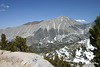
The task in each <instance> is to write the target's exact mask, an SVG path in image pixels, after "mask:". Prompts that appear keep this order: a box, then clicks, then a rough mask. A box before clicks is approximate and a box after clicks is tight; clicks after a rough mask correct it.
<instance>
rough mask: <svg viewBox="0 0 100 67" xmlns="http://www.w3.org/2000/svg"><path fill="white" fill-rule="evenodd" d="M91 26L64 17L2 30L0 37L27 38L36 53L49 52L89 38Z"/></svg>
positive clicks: (9, 38) (10, 38)
mask: <svg viewBox="0 0 100 67" xmlns="http://www.w3.org/2000/svg"><path fill="white" fill-rule="evenodd" d="M91 26H92V23H91V24H82V23H79V22H77V21H75V20H73V19H71V18H69V17H67V16H64V15H62V16H59V17H57V18H53V19H49V20H43V21H40V22H38V21H35V22H31V23H30V22H29V23H26V24H23V25H21V26H18V27H14V28H7V29H1V30H0V35H1V34H2V33H4V34H6V36H7V39H8V40H13V39H14V38H15V37H16V36H22V37H25V38H27V44H28V45H29V46H30V47H31V49H33V50H34V51H47V50H51V49H56V48H59V47H62V46H65V44H71V43H75V42H77V41H80V40H83V39H86V38H88V36H89V33H88V30H89V28H90V27H91ZM36 48H37V49H38V50H36Z"/></svg>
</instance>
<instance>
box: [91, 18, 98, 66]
mask: <svg viewBox="0 0 100 67" xmlns="http://www.w3.org/2000/svg"><path fill="white" fill-rule="evenodd" d="M95 23H96V25H94V27H93V28H92V29H90V30H89V32H90V34H91V35H90V43H91V44H92V45H93V46H94V47H95V49H94V50H93V53H94V55H95V57H94V59H93V61H94V62H96V63H95V66H96V67H100V16H98V17H97V19H96V20H95Z"/></svg>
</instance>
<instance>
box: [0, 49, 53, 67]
mask: <svg viewBox="0 0 100 67" xmlns="http://www.w3.org/2000/svg"><path fill="white" fill-rule="evenodd" d="M0 67H54V66H53V65H51V64H50V63H49V62H48V61H46V60H44V59H43V58H42V57H41V56H39V55H37V54H34V53H25V52H10V51H5V50H0Z"/></svg>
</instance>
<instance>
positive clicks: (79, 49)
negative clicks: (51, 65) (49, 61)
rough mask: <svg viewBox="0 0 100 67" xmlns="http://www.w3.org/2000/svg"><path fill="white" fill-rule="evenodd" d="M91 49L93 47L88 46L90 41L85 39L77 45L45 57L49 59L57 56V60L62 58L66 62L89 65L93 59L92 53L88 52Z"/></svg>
mask: <svg viewBox="0 0 100 67" xmlns="http://www.w3.org/2000/svg"><path fill="white" fill-rule="evenodd" d="M93 49H94V47H93V46H92V45H91V44H90V40H89V39H85V40H82V41H79V42H77V44H73V45H67V46H65V47H63V48H60V49H57V50H55V51H52V52H50V53H47V54H46V55H47V56H49V57H51V56H54V55H58V56H59V58H61V57H62V56H63V57H64V60H66V61H70V62H76V63H79V62H82V63H85V64H90V63H91V60H92V59H93V58H94V55H93V52H91V51H90V50H93Z"/></svg>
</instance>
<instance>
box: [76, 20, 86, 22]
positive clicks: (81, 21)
mask: <svg viewBox="0 0 100 67" xmlns="http://www.w3.org/2000/svg"><path fill="white" fill-rule="evenodd" d="M76 21H77V22H86V20H80V19H78V20H76Z"/></svg>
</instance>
